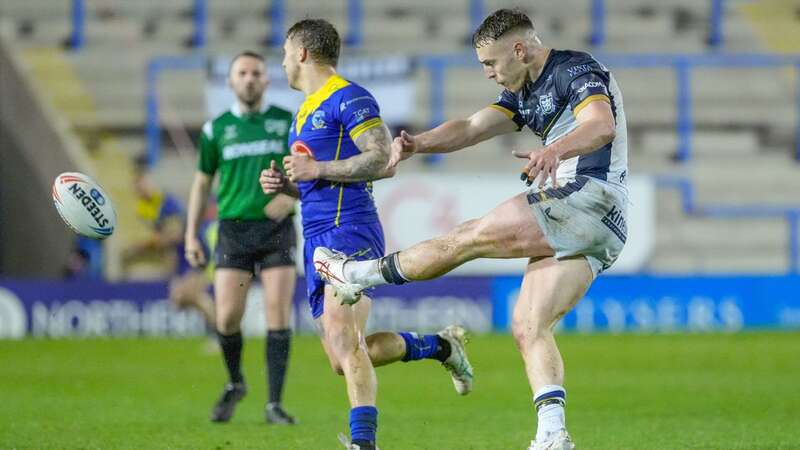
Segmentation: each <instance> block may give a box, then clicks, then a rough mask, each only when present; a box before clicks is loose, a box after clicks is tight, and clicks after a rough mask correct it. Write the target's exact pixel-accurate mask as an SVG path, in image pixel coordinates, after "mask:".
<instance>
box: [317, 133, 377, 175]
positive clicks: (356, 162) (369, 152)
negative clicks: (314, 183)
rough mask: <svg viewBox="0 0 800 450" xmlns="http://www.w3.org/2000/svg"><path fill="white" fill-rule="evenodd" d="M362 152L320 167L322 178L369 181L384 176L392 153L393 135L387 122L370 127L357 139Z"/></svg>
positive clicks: (357, 144) (357, 145) (356, 142)
mask: <svg viewBox="0 0 800 450" xmlns="http://www.w3.org/2000/svg"><path fill="white" fill-rule="evenodd" d="M355 144H356V147H358V149H359V150H361V154H358V155H355V156H351V157H350V158H347V159H342V160H339V161H328V162H326V163H322V165H321V167H320V178H324V179H326V180H330V181H343V182H355V181H369V180H377V179H379V178H384V177H386V176H387V174H386V164H387V163H388V162H389V155H390V154H391V147H392V136H391V134H390V133H389V129H388V128H387V127H386V125H385V124H381V125H379V126H376V127H373V128H370V129H369V130H367V131H365V132H363V133H362V134H361V136H359V137H357V138H356V140H355Z"/></svg>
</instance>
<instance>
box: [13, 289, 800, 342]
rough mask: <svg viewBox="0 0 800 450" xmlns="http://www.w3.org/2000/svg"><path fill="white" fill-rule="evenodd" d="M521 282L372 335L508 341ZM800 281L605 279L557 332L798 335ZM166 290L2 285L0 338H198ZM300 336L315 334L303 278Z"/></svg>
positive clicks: (425, 303) (384, 299) (252, 327)
mask: <svg viewBox="0 0 800 450" xmlns="http://www.w3.org/2000/svg"><path fill="white" fill-rule="evenodd" d="M520 281H521V278H520V277H518V276H505V277H485V276H484V277H480V276H468V277H466V276H449V277H445V278H442V279H439V280H435V281H429V282H424V283H416V284H410V285H405V286H384V287H381V288H378V289H377V290H376V293H375V299H376V300H375V302H374V304H373V312H372V315H371V317H370V321H369V323H368V327H369V328H370V329H371V330H378V329H395V330H396V329H412V330H419V331H431V330H437V329H440V328H442V327H443V326H445V325H448V324H451V323H460V324H463V325H464V326H466V327H467V328H468V329H470V330H471V331H472V332H475V333H487V332H507V331H508V330H509V319H510V316H511V311H512V309H513V306H514V302H515V301H516V297H517V294H518V289H519V284H520ZM797 292H800V276H797V275H786V276H713V277H705V276H704V277H691V276H690V277H684V276H674V277H673V276H669V277H668V276H646V275H626V276H602V277H600V278H599V279H598V280H597V282H596V283H595V284H594V285H593V286H592V288H591V289H590V290H589V292H588V293H587V294H586V297H585V298H584V299H583V300H582V301H581V302H580V303H579V304H578V306H577V308H576V309H575V310H574V311H572V312H571V313H569V314H567V315H566V316H565V317H564V319H563V320H562V321H561V323H560V324H559V325H558V328H559V331H561V332H577V333H626V332H639V333H684V332H738V331H742V330H748V329H783V330H800V298H798V296H797V294H796V293H797ZM166 298H167V283H166V282H146V283H145V282H132V283H104V282H98V281H94V280H79V281H70V282H63V281H44V280H39V281H24V280H12V279H2V280H0V338H6V339H8V338H12V339H13V338H22V337H25V336H34V337H51V338H60V337H92V336H195V335H202V334H204V333H205V332H206V328H205V325H204V323H203V321H202V319H201V317H200V316H199V315H198V314H196V313H194V312H186V311H178V310H176V309H174V308H173V307H172V306H171V304H170V303H169V301H168V300H167V299H166ZM294 328H295V329H296V330H297V331H299V332H304V333H312V332H314V329H315V328H314V325H313V322H312V319H311V317H310V314H309V308H308V305H307V303H306V299H305V285H304V281H303V280H302V279H298V282H297V290H296V295H295V314H294ZM243 330H244V332H245V333H246V334H248V335H251V336H261V335H263V330H264V315H263V309H262V305H261V289H260V287H259V286H257V285H256V286H254V287H253V288H251V290H250V292H249V294H248V306H247V311H246V313H245V319H244V322H243Z"/></svg>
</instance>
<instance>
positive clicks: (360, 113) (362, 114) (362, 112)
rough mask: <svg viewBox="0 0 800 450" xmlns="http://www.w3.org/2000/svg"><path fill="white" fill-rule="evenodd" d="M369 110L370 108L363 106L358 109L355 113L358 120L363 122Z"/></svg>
mask: <svg viewBox="0 0 800 450" xmlns="http://www.w3.org/2000/svg"><path fill="white" fill-rule="evenodd" d="M369 111H370V109H369V108H361V109H359V110H358V111H356V113H355V114H354V116H355V118H356V122H363V121H364V118H365V117H367V115H368V114H369Z"/></svg>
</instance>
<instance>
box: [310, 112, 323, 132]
mask: <svg viewBox="0 0 800 450" xmlns="http://www.w3.org/2000/svg"><path fill="white" fill-rule="evenodd" d="M311 128H312V129H314V130H319V129H320V128H325V111H322V110H317V111H316V112H315V113H314V115H313V116H311Z"/></svg>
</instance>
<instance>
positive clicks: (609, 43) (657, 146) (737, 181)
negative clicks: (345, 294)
mask: <svg viewBox="0 0 800 450" xmlns="http://www.w3.org/2000/svg"><path fill="white" fill-rule="evenodd" d="M287 3H288V4H289V6H288V8H289V9H288V12H287V22H288V23H291V21H293V20H295V19H298V18H301V17H304V16H306V15H312V16H323V17H326V18H329V19H330V20H332V21H333V22H334V23H335V24H336V25H337V26H339V28H340V30H341V31H342V34H343V35H346V34H347V33H348V31H350V30H349V28H348V27H349V26H350V24H348V21H347V10H346V8H347V5H346V1H345V0H332V1H328V2H319V1H313V0H302V1H291V2H287ZM524 3H525V4H526V5H528V6H526V8H527V11H528V12H530V13H531V14H532V16H533V17H534V20H535V23H536V26H537V29H538V30H539V32H540V34H541V36H542V39H543V40H544V41H545V43H548V44H552V45H554V46H556V47H558V48H578V49H591V48H590V47H589V45H588V43H587V42H588V41H587V38H588V36H589V34H590V31H591V18H590V14H589V3H590V2H589V1H588V0H561V1H558V2H553V1H541V2H524ZM742 3H744V2H737V1H730V2H728V8H727V14H726V16H725V21H724V29H725V49H726V50H727V51H732V52H757V51H768V50H770V49H771V48H770V47H769V46H768V40H764V39H760V38H759V35H758V33H756V32H755V31H754V27H757V24H756V23H755V20H756V19H753V17H757V16H758V14H756V13H753V12H752V11H750V10H748V13H747V14H744V13H741V10H742V8H744V6H741V4H742ZM508 4H509V2H505V1H502V0H487V1H486V9H487V11H491V10H493V9H495V8H498V7H504V6H508ZM0 5H2V6H1V7H2V11H0V35H1V36H2V38H3V39H9V40H11V41H12V42H13V43H14V45H15V47H16V48H17V49H19V50H20V51H21V52H22V53H23V55H24V56H25V57H27V58H30V57H31V55H33V54H34V53H33V52H34V49H36V48H38V47H42V46H47V47H55V46H60V45H61V44H62V42H63V40H64V38H65V37H66V36H67V35H68V34H69V31H70V28H71V23H70V20H69V10H70V2H69V1H67V0H58V1H56V0H2V3H0ZM191 7H192V1H191V0H160V1H154V0H142V1H124V0H106V1H102V0H94V1H92V0H90V1H87V22H86V46H85V47H84V48H82V49H80V50H79V51H74V52H67V53H65V54H64V55H65V56H66V58H67V60H68V61H70V62H71V64H72V65H73V67H74V70H75V71H76V73H77V74H78V76H79V78H80V83H82V84H83V86H84V89H85V91H86V92H88V93H90V95H91V97H92V103H93V105H94V110H93V112H92V113H91V114H83V115H82V114H72V115H68V116H69V117H70V119H71V121H72V125H73V127H74V128H75V129H76V130H84V131H85V130H106V131H112V132H114V133H116V135H117V136H118V140H117V142H118V143H119V145H120V146H121V148H123V149H124V152H126V153H127V154H130V155H134V154H138V153H140V152H141V151H142V149H143V148H144V139H143V133H142V128H143V126H144V121H145V116H144V113H145V107H144V105H145V76H144V74H145V73H144V67H145V66H146V63H147V61H148V60H149V59H150V58H152V57H153V56H157V55H179V54H190V53H192V52H193V51H194V50H192V49H191V48H189V47H187V42H188V40H189V37H190V35H191V33H192V30H193V25H192V15H191ZM747 7H748V8H752V5H747ZM268 8H269V2H268V1H262V0H209V8H208V17H209V23H208V25H207V32H208V34H207V39H208V44H207V49H206V50H207V51H208V52H210V53H213V54H231V53H233V52H235V51H237V50H239V49H242V48H262V49H263V47H261V45H262V44H263V42H264V40H265V39H266V37H267V36H268V34H269V32H270V24H269V20H268V14H267V13H268ZM607 8H608V9H607V12H606V17H607V23H606V27H605V30H606V45H605V48H604V49H603V51H605V52H613V53H645V52H646V53H676V52H679V53H692V54H695V53H701V52H705V51H707V50H708V47H707V37H708V32H709V30H708V22H709V21H708V17H709V14H710V13H709V11H708V2H700V1H696V0H661V1H654V0H608V1H607ZM762 13H763V14H769V10H768V11H766V12H763V11H762ZM774 14H780V10H778V12H775V13H774ZM363 26H364V27H363V45H362V46H361V47H360V48H358V49H351V48H346V49H345V53H346V54H355V53H361V54H365V55H375V54H382V53H384V52H391V53H397V52H398V49H400V48H402V49H403V51H405V52H409V53H411V54H423V53H425V54H430V53H434V54H444V53H458V52H469V51H471V50H470V47H469V46H468V45H467V39H468V37H469V35H470V33H471V27H472V22H471V18H470V16H469V1H467V0H441V1H436V2H432V1H430V0H393V1H374V0H369V1H364V2H363ZM268 53H269V54H270V55H271V56H274V57H279V54H280V53H279V49H276V48H272V49H270V50H268ZM612 69H613V67H612ZM615 74H616V77H617V79H618V81H619V83H620V86H621V88H622V91H623V94H624V96H625V109H626V113H627V117H628V125H629V131H630V161H631V169H632V172H634V173H651V174H668V175H679V176H687V177H689V178H690V179H691V180H692V181H693V183H694V185H695V188H696V190H697V193H698V196H699V198H698V201H699V202H700V203H723V204H726V205H750V204H771V205H785V206H788V205H792V204H793V203H794V202H796V201H797V199H796V196H795V195H793V194H792V193H793V192H800V177H797V176H796V172H795V171H796V166H795V165H794V164H793V163H792V150H791V149H792V148H793V142H794V141H793V140H794V131H795V126H796V125H795V124H796V123H797V122H798V118H797V114H798V112H797V110H796V105H795V104H794V102H793V101H790V100H789V99H791V98H794V96H795V95H797V93H796V82H795V81H794V79H793V78H792V76H791V71H790V70H789V69H784V68H775V69H764V68H758V69H750V68H741V69H719V68H715V69H698V70H697V71H696V72H695V73H694V75H693V79H692V85H691V88H692V92H693V97H692V98H693V105H692V106H693V117H694V122H695V131H696V132H695V135H694V140H693V143H694V147H693V151H694V155H693V158H692V160H691V161H690V162H688V163H687V164H683V165H681V164H677V163H675V162H674V160H673V156H674V154H675V149H676V147H677V141H678V138H677V136H676V134H675V133H674V130H675V127H676V107H675V96H676V92H677V88H676V81H675V74H674V72H673V71H672V70H671V69H669V68H649V69H630V68H619V69H615ZM414 80H415V82H416V84H417V88H418V95H417V103H416V104H417V109H418V110H419V114H418V115H416V116H415V121H414V123H413V124H412V125H414V126H415V127H419V128H421V127H425V126H427V124H428V122H429V120H430V117H431V114H430V103H429V100H428V98H427V93H428V92H429V86H430V79H429V76H428V74H427V73H426V72H425V71H423V70H421V69H420V70H418V71H417V73H415V75H414ZM204 83H205V79H204V74H203V73H202V72H200V71H185V72H174V73H166V74H164V76H163V77H162V78H161V81H160V84H159V93H160V95H161V99H162V100H163V101H162V104H163V105H165V106H164V108H165V109H163V110H162V121H164V123H165V124H168V125H170V126H172V127H176V128H179V129H183V128H186V129H188V130H190V131H191V132H192V133H196V132H197V130H198V129H199V127H200V125H201V124H202V122H203V121H204V120H205V103H204V99H203V96H202V92H203V89H204ZM45 90H47V89H46V88H45ZM497 92H498V88H497V87H496V86H494V85H493V84H492V83H491V82H488V81H487V80H485V79H484V78H483V76H482V73H481V71H480V69H479V67H478V65H477V64H476V65H475V66H474V67H470V68H454V69H452V70H450V71H448V72H447V78H446V91H445V99H446V105H445V115H446V117H454V116H460V115H464V114H466V113H469V112H471V111H474V110H476V109H477V108H480V107H481V106H483V105H485V104H487V103H488V102H491V101H492V100H493V98H494V97H495V96H496V95H497ZM165 145H166V146H167V147H170V146H171V144H170V143H169V140H167V141H165ZM535 145H538V144H536V143H535V137H534V136H532V135H530V134H524V135H523V134H519V135H515V136H510V137H508V138H504V139H503V140H501V141H500V142H499V143H498V142H494V143H491V144H486V145H483V146H482V151H475V152H470V154H469V156H468V157H466V158H458V160H457V161H456V159H455V158H449V159H446V160H445V162H444V163H443V164H442V165H441V166H440V167H439V168H438V169H437V170H446V171H455V170H465V171H472V170H478V169H479V168H485V167H487V166H488V167H496V168H497V169H496V170H497V171H501V170H505V169H508V170H516V167H517V164H518V163H517V162H516V161H514V160H513V159H512V158H509V157H506V155H507V152H508V149H509V148H511V147H515V146H516V147H523V146H525V147H531V146H535ZM177 155H178V154H177V153H175V152H168V153H167V154H166V155H165V158H164V159H163V161H162V162H161V163H160V166H159V167H158V168H157V173H163V174H169V176H164V177H163V180H164V182H165V183H168V184H171V186H170V187H171V188H172V189H173V190H175V191H178V192H184V193H185V192H186V191H187V189H188V185H189V184H188V180H189V178H190V176H191V170H190V169H188V168H189V167H191V165H190V164H188V163H187V162H186V160H185V159H181V157H180V156H177ZM498 161H499V162H498ZM176 173H182V174H185V175H184V176H175V174H176ZM658 198H659V211H658V236H657V247H656V252H655V255H654V258H653V260H652V264H651V266H650V269H652V270H654V271H667V272H720V271H722V272H736V271H757V272H775V271H784V270H786V268H787V267H788V255H787V251H786V248H787V245H788V244H787V242H788V236H789V233H788V229H787V226H786V223H785V221H784V220H783V219H782V218H759V219H741V220H729V219H711V218H702V217H689V216H686V214H685V213H684V211H682V210H681V208H680V201H679V198H678V197H677V196H676V194H675V192H674V191H663V192H660V193H659V197H658ZM754 230H758V232H755V231H754ZM741 255H748V257H747V258H742V257H741Z"/></svg>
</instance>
